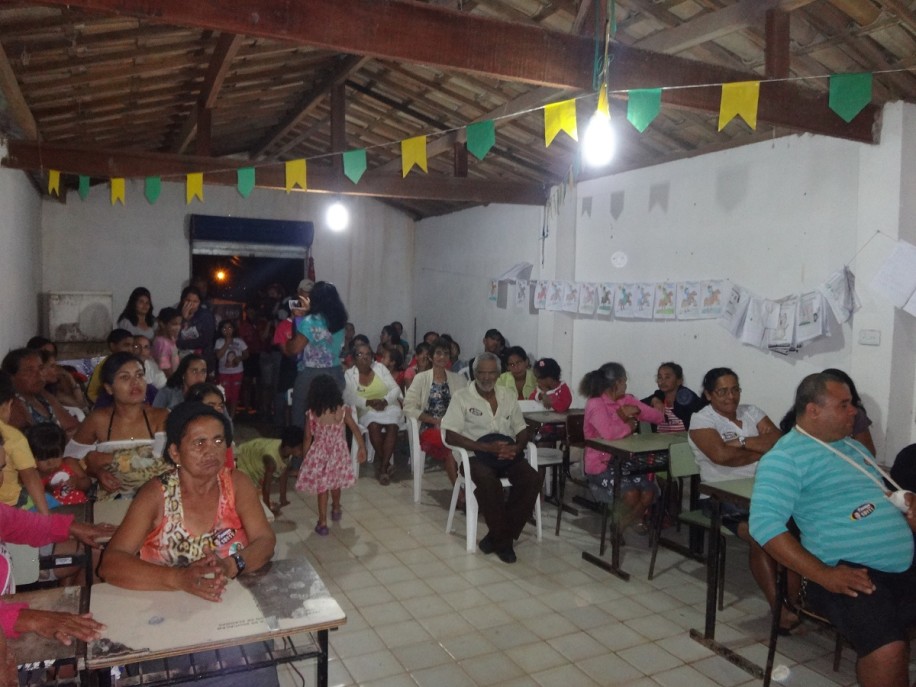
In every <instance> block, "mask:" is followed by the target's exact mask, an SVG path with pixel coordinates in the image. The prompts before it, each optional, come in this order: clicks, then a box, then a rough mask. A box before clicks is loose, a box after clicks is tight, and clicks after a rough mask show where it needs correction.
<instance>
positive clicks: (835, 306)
mask: <svg viewBox="0 0 916 687" xmlns="http://www.w3.org/2000/svg"><path fill="white" fill-rule="evenodd" d="M818 288H819V290H820V292H821V293H822V294H823V296H824V300H825V301H826V303H827V305H829V306H830V309H831V310H832V311H833V316H834V317H835V318H836V321H837V322H839V323H840V324H843V323H844V322H846V320H848V319H849V318H850V317H852V314H853V313H854V312H855V311H856V310H858V309H859V307H861V303H860V302H859V297H858V295H856V276H855V275H854V274H853V273H852V272H850V270H849V268H848V267H844V268H843V269H841V270H837V271H836V272H834V273H833V274H831V275H830V277H829V278H828V279H827V281H826V282H824V283H823V284H821V285H820V287H818Z"/></svg>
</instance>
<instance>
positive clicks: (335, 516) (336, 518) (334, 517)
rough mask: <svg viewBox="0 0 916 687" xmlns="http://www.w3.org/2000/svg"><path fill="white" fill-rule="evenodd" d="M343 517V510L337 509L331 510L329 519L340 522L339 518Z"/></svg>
mask: <svg viewBox="0 0 916 687" xmlns="http://www.w3.org/2000/svg"><path fill="white" fill-rule="evenodd" d="M342 517H343V512H342V511H339V510H332V511H331V520H333V521H334V522H340V519H341V518H342Z"/></svg>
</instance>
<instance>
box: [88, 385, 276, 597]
mask: <svg viewBox="0 0 916 687" xmlns="http://www.w3.org/2000/svg"><path fill="white" fill-rule="evenodd" d="M231 443H232V428H231V425H230V424H229V420H228V419H227V418H226V416H225V415H223V414H222V413H220V412H218V411H216V410H215V409H213V408H211V407H210V406H207V405H204V404H202V403H196V402H186V403H182V404H181V405H179V406H177V407H176V408H175V409H174V410H172V412H171V414H170V415H169V417H168V420H167V422H166V452H165V458H166V460H167V461H168V462H170V463H171V464H172V465H173V468H172V469H171V470H169V471H168V472H166V473H164V474H162V475H160V476H159V477H157V478H155V479H152V480H150V481H149V482H147V483H146V484H145V485H144V486H143V487H142V488H141V489H140V491H139V492H137V496H136V498H134V500H133V503H131V505H130V509H129V510H128V511H127V515H126V516H125V518H124V521H123V522H122V523H121V526H120V527H119V528H118V530H117V532H115V534H114V537H112V539H111V542H109V544H108V547H107V549H106V550H105V554H104V556H103V558H102V563H101V565H100V567H99V574H100V575H101V577H102V578H103V579H105V581H106V582H109V583H111V584H113V585H116V586H118V587H124V588H126V589H138V590H182V591H185V592H187V593H189V594H193V595H195V596H199V597H201V598H203V599H207V600H209V601H219V600H220V598H221V597H222V594H223V591H224V589H225V587H226V584H227V583H228V581H229V580H230V579H234V578H236V577H238V576H239V575H241V574H243V573H247V572H252V571H255V570H257V569H258V568H261V567H262V566H264V565H265V564H266V563H267V562H268V561H269V560H270V559H271V557H272V556H273V553H274V546H275V545H276V537H275V536H274V533H273V530H272V529H271V527H270V524H269V523H268V522H267V518H266V517H265V515H264V509H263V508H262V507H261V504H260V501H259V499H258V493H257V489H256V488H255V486H254V484H252V482H251V480H250V479H248V477H247V476H246V475H244V474H242V473H241V472H239V471H238V470H229V469H227V468H226V467H225V462H226V449H227V448H228V446H229V444H231ZM138 553H139V556H138V555H137V554H138Z"/></svg>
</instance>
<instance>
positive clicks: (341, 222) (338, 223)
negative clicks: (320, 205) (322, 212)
mask: <svg viewBox="0 0 916 687" xmlns="http://www.w3.org/2000/svg"><path fill="white" fill-rule="evenodd" d="M325 220H326V221H327V223H328V228H329V229H330V230H331V231H343V230H344V229H346V228H347V226H349V224H350V211H349V210H347V206H346V205H344V204H343V203H341V202H340V200H335V201H334V202H333V203H331V206H330V207H329V208H328V213H327V215H326V216H325Z"/></svg>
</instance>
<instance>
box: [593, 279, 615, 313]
mask: <svg viewBox="0 0 916 687" xmlns="http://www.w3.org/2000/svg"><path fill="white" fill-rule="evenodd" d="M615 288H616V287H615V286H614V285H613V284H611V283H610V282H604V283H603V284H598V308H597V312H598V314H599V315H610V314H611V311H613V310H614V290H615Z"/></svg>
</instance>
